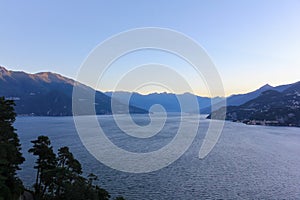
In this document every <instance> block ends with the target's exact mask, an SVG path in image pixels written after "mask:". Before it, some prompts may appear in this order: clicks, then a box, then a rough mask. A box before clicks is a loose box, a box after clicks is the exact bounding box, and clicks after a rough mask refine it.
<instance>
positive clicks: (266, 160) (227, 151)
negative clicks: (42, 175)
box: [15, 115, 300, 200]
mask: <svg viewBox="0 0 300 200" xmlns="http://www.w3.org/2000/svg"><path fill="white" fill-rule="evenodd" d="M98 119H99V123H100V124H101V126H102V127H103V129H104V130H105V132H106V133H107V136H108V137H109V138H110V139H111V141H112V142H114V143H115V144H116V145H118V146H120V147H122V148H123V149H126V150H129V151H133V152H149V151H154V150H157V149H159V148H161V147H163V146H164V145H166V144H168V143H169V142H170V141H171V140H172V138H173V137H174V135H175V134H176V131H177V129H178V126H179V121H180V118H179V117H177V116H171V117H169V118H168V120H167V123H166V125H165V127H164V129H162V131H161V132H160V133H158V134H157V135H156V136H154V137H152V138H148V139H137V138H133V137H130V136H128V135H126V134H124V133H123V132H122V131H121V130H120V129H119V128H118V127H117V126H116V124H115V123H114V121H113V118H112V116H99V117H98ZM134 120H135V121H136V122H137V123H138V124H141V125H142V124H147V123H149V118H148V117H147V116H146V115H138V116H135V117H134ZM208 123H209V120H201V122H200V127H199V130H198V134H197V136H196V138H195V140H194V142H193V144H192V145H191V147H190V148H189V149H188V151H187V152H186V153H185V154H184V155H183V156H181V157H180V159H178V160H177V161H175V162H174V163H172V164H171V165H169V166H168V167H166V168H163V169H161V170H159V171H155V172H151V173H144V174H131V173H125V172H120V171H117V170H114V169H111V168H109V167H106V166H105V165H103V164H101V163H100V162H99V161H97V160H96V159H95V158H94V157H93V156H92V155H90V154H89V152H88V151H87V150H86V149H85V148H84V146H83V145H82V143H81V141H80V139H79V136H78V135H77V133H76V129H75V126H74V122H73V118H72V117H18V118H17V121H16V123H15V127H16V128H17V129H18V134H19V136H20V140H21V143H22V148H23V153H24V156H25V158H26V161H25V163H24V164H23V165H22V168H23V170H22V171H21V172H20V173H19V175H20V177H21V179H22V180H23V182H24V184H25V185H26V186H27V187H31V185H32V183H33V182H34V177H35V170H33V166H34V161H35V160H34V157H33V156H32V155H29V154H28V153H27V150H28V149H29V148H30V147H31V143H30V141H31V140H34V139H36V138H37V136H38V135H47V136H49V137H50V139H51V141H52V145H53V147H54V149H55V150H57V149H58V148H59V147H61V146H69V147H70V150H71V152H72V153H73V154H74V156H75V157H76V158H77V159H78V160H79V161H80V162H81V163H82V166H83V170H84V172H85V173H86V174H88V173H90V172H93V173H94V174H96V175H97V176H98V177H99V182H98V184H99V185H101V186H102V187H103V188H105V189H106V190H108V191H109V193H110V194H111V195H112V196H116V195H122V196H124V197H125V198H126V199H129V200H130V199H300V129H299V128H288V127H263V126H247V125H244V124H239V123H231V122H227V123H226V125H225V127H224V130H223V133H222V135H221V138H220V140H219V142H218V144H217V145H216V146H215V148H214V149H213V151H212V152H211V153H210V154H209V155H208V157H206V158H205V159H204V160H199V159H198V153H199V148H200V145H201V143H202V140H203V137H204V135H205V132H206V130H207V127H208ZM187 134H188V133H187Z"/></svg>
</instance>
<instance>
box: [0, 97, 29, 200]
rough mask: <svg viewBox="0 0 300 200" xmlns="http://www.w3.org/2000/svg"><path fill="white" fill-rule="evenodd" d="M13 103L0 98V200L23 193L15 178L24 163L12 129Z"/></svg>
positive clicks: (17, 140) (14, 130)
mask: <svg viewBox="0 0 300 200" xmlns="http://www.w3.org/2000/svg"><path fill="white" fill-rule="evenodd" d="M14 105H15V104H14V102H13V101H11V100H5V98H4V97H0V199H1V197H2V199H17V198H18V197H19V196H20V195H21V194H22V192H23V189H24V188H23V184H22V181H21V180H20V179H19V178H18V177H17V176H16V171H17V170H20V167H19V165H20V164H22V163H23V162H24V160H25V159H24V158H23V157H22V153H21V145H20V141H19V138H18V135H17V133H16V129H15V128H14V127H13V123H14V121H15V119H16V113H15V112H14Z"/></svg>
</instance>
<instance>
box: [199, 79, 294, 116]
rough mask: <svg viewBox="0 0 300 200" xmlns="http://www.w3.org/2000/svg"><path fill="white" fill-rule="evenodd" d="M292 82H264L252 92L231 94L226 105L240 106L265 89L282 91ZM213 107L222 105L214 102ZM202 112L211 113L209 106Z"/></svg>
mask: <svg viewBox="0 0 300 200" xmlns="http://www.w3.org/2000/svg"><path fill="white" fill-rule="evenodd" d="M292 85H293V84H287V85H280V86H276V87H273V86H270V85H269V84H266V85H264V86H262V87H260V88H258V89H257V90H254V91H252V92H249V93H246V94H235V95H231V96H230V97H227V98H226V104H227V106H240V105H242V104H244V103H246V102H247V101H250V100H252V99H255V98H257V97H258V96H259V95H261V94H262V93H263V92H265V91H267V90H275V91H278V92H282V91H284V90H286V89H287V88H289V87H291V86H292ZM214 105H215V108H216V109H218V108H221V107H222V105H221V104H220V105H218V103H216V104H214ZM202 112H204V113H211V106H208V107H206V108H204V109H203V110H202Z"/></svg>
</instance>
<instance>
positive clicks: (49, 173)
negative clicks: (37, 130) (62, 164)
mask: <svg viewBox="0 0 300 200" xmlns="http://www.w3.org/2000/svg"><path fill="white" fill-rule="evenodd" d="M31 142H32V143H33V147H32V148H31V149H29V150H28V152H29V153H32V154H33V155H35V156H38V158H37V161H36V165H35V166H34V168H35V169H37V174H36V182H35V185H34V188H35V195H36V196H37V197H38V198H41V199H42V198H43V197H44V195H45V193H46V192H51V190H52V189H53V182H54V176H55V172H56V171H55V170H56V165H57V160H56V155H55V154H54V152H53V148H52V146H51V142H50V140H49V138H48V137H47V136H39V137H38V139H37V140H33V141H31Z"/></svg>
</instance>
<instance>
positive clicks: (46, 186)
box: [29, 136, 110, 200]
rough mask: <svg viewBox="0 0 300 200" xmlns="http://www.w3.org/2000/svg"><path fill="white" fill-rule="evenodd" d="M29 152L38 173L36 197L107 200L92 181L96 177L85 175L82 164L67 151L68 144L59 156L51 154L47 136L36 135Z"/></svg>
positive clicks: (103, 192)
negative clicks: (35, 159) (34, 160)
mask: <svg viewBox="0 0 300 200" xmlns="http://www.w3.org/2000/svg"><path fill="white" fill-rule="evenodd" d="M32 143H33V147H32V148H31V149H29V152H30V153H33V155H35V156H37V161H36V166H35V168H36V169H37V176H36V183H35V196H36V197H37V198H38V199H49V200H59V199H66V200H77V199H78V200H83V199H87V200H108V199H109V198H110V195H109V194H108V192H107V191H106V190H104V189H102V188H100V187H99V186H97V185H94V184H93V181H95V180H97V179H98V177H97V176H95V175H94V174H90V175H89V176H88V178H84V177H83V176H82V175H81V174H82V167H81V164H80V162H79V161H78V160H76V159H75V158H74V156H73V154H72V153H71V152H70V151H69V148H68V147H61V148H60V149H59V150H58V155H57V156H56V155H55V154H54V153H53V148H52V146H51V142H50V140H49V138H48V137H47V136H39V137H38V139H37V140H34V141H32Z"/></svg>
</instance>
